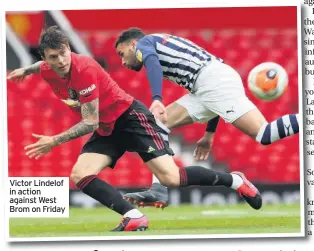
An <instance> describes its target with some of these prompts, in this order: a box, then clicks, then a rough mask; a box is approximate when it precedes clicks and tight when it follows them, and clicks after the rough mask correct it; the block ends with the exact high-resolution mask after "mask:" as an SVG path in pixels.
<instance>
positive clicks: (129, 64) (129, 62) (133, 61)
mask: <svg viewBox="0 0 314 251" xmlns="http://www.w3.org/2000/svg"><path fill="white" fill-rule="evenodd" d="M135 47H136V42H135V41H131V42H129V43H120V44H119V45H118V46H117V49H116V50H117V53H118V55H119V56H120V57H121V59H122V65H123V66H125V67H126V68H128V69H130V70H134V71H140V70H141V69H142V66H143V64H142V63H141V62H140V61H138V59H137V58H136V53H135Z"/></svg>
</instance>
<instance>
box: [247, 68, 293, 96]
mask: <svg viewBox="0 0 314 251" xmlns="http://www.w3.org/2000/svg"><path fill="white" fill-rule="evenodd" d="M288 82H289V78H288V74H287V72H286V70H285V69H284V68H283V67H282V66H281V65H279V64H276V63H273V62H265V63H261V64H259V65H257V66H255V67H254V68H253V69H252V70H251V71H250V73H249V76H248V87H249V90H250V91H251V92H252V93H253V94H254V96H256V97H257V98H259V99H262V100H267V101H270V100H275V99H277V98H279V97H280V96H281V95H282V94H283V93H284V92H285V90H286V89H287V86H288Z"/></svg>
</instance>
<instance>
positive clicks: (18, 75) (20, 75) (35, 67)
mask: <svg viewBox="0 0 314 251" xmlns="http://www.w3.org/2000/svg"><path fill="white" fill-rule="evenodd" d="M42 62H43V61H38V62H36V63H35V64H32V65H30V66H28V67H24V68H19V69H15V70H14V71H12V72H11V73H10V74H9V76H8V79H9V80H11V81H14V82H20V81H23V79H24V78H25V77H26V76H27V75H30V74H33V73H39V72H40V65H41V63H42Z"/></svg>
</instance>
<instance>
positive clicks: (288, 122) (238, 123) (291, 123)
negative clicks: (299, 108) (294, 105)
mask: <svg viewBox="0 0 314 251" xmlns="http://www.w3.org/2000/svg"><path fill="white" fill-rule="evenodd" d="M232 124H233V125H234V126H235V127H236V128H238V129H239V130H240V131H242V132H244V133H245V134H247V135H248V136H250V137H251V138H253V139H254V140H256V141H257V142H259V143H261V144H263V145H269V144H272V143H274V142H276V141H278V140H280V139H283V138H286V137H288V136H292V135H294V134H297V133H299V122H298V114H288V115H285V116H282V117H280V118H278V119H277V120H275V121H273V122H271V123H268V122H267V121H266V119H265V118H264V116H263V114H262V113H261V112H260V111H259V110H258V109H253V110H251V111H249V112H247V113H246V114H244V115H243V116H241V117H240V118H238V119H237V120H235V121H234V122H233V123H232Z"/></svg>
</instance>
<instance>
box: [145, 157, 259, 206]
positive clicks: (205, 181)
mask: <svg viewBox="0 0 314 251" xmlns="http://www.w3.org/2000/svg"><path fill="white" fill-rule="evenodd" d="M146 165H147V166H148V167H149V168H150V170H151V171H152V172H153V173H154V174H155V176H156V177H157V178H158V179H159V180H160V182H161V184H162V185H164V186H167V187H187V186H194V185H199V186H226V187H229V188H231V189H234V190H236V191H238V193H239V195H240V196H241V197H243V198H244V199H245V200H246V202H247V203H248V204H249V205H250V206H251V207H252V208H254V209H260V208H261V207H262V198H261V196H260V193H259V191H258V190H257V188H256V187H255V186H254V185H253V184H252V183H251V182H249V181H248V180H247V179H246V178H245V176H244V174H242V173H240V172H233V173H221V172H217V171H214V170H212V169H208V168H205V167H201V166H189V167H183V168H179V167H178V166H177V165H176V164H175V162H174V160H173V158H172V157H171V156H169V155H163V156H160V157H157V158H154V159H152V160H150V161H148V162H146Z"/></svg>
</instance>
